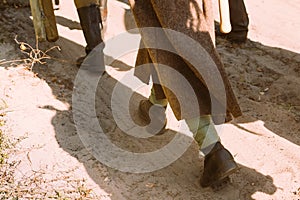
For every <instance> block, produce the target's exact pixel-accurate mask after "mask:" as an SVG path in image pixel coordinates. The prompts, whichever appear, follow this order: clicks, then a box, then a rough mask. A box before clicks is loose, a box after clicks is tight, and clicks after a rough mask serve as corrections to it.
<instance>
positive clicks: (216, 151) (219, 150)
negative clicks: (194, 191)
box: [200, 142, 238, 187]
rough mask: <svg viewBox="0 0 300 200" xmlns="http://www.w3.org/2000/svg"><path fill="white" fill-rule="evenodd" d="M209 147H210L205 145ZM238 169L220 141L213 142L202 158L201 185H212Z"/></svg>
mask: <svg viewBox="0 0 300 200" xmlns="http://www.w3.org/2000/svg"><path fill="white" fill-rule="evenodd" d="M207 149H210V147H207ZM237 169H238V165H237V164H236V162H235V161H234V158H233V156H232V155H231V154H230V152H229V151H228V150H227V149H225V148H224V147H223V145H222V144H221V143H220V142H217V143H216V144H214V147H213V148H212V149H211V151H210V152H209V153H208V154H206V156H205V160H204V172H203V175H202V177H201V180H200V184H201V186H202V187H210V186H214V185H215V184H218V183H220V182H222V181H223V180H225V179H226V178H227V177H228V176H229V175H230V174H232V173H234V172H235V171H236V170H237Z"/></svg>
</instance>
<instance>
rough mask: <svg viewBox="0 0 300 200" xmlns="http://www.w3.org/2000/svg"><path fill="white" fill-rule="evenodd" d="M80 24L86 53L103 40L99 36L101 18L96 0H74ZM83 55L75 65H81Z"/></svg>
mask: <svg viewBox="0 0 300 200" xmlns="http://www.w3.org/2000/svg"><path fill="white" fill-rule="evenodd" d="M75 5H76V8H77V12H78V16H79V19H80V24H81V27H82V30H83V34H84V38H85V40H86V43H87V46H86V48H85V51H86V54H89V53H90V52H91V51H92V49H94V48H95V47H96V46H97V45H99V44H100V43H102V42H103V40H102V36H101V27H102V20H101V14H100V9H99V1H98V0H75ZM84 58H85V57H81V58H79V59H78V60H77V65H79V66H80V65H81V63H82V62H83V60H84Z"/></svg>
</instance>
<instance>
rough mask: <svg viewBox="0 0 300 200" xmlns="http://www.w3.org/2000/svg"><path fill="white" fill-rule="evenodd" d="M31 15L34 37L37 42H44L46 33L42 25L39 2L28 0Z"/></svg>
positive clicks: (37, 0)
mask: <svg viewBox="0 0 300 200" xmlns="http://www.w3.org/2000/svg"><path fill="white" fill-rule="evenodd" d="M30 8H31V14H32V18H33V26H34V31H35V37H36V39H37V40H38V41H45V40H46V31H45V26H44V24H43V19H42V12H41V7H40V3H39V0H30Z"/></svg>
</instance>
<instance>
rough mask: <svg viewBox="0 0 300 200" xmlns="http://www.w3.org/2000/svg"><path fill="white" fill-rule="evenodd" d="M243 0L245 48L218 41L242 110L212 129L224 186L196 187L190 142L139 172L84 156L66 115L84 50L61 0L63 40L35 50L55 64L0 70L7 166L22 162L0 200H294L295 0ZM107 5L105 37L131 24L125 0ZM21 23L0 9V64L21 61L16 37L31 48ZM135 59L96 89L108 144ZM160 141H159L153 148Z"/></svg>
mask: <svg viewBox="0 0 300 200" xmlns="http://www.w3.org/2000/svg"><path fill="white" fill-rule="evenodd" d="M245 3H246V7H247V9H248V13H249V18H250V23H251V24H250V31H249V40H248V41H247V43H246V44H244V45H232V44H230V43H229V42H227V41H226V40H223V39H220V38H217V50H218V52H219V53H220V55H221V58H222V60H223V61H224V64H225V67H226V71H227V73H228V75H229V78H230V81H231V83H232V86H233V88H234V92H235V94H236V95H237V97H238V101H239V103H240V105H241V108H242V110H243V113H244V115H243V116H242V117H240V118H238V119H235V121H234V122H232V123H229V124H225V125H222V126H218V127H217V128H218V129H219V130H220V133H221V139H222V141H223V143H224V145H225V146H226V147H227V148H228V149H229V150H230V151H231V152H232V154H233V155H234V156H235V159H236V161H237V163H238V164H239V166H240V167H241V168H240V170H238V171H237V173H235V174H233V175H232V176H231V180H230V184H228V185H227V186H226V187H224V188H223V189H220V190H218V191H213V190H212V189H210V188H208V189H203V188H201V187H200V185H199V178H200V176H201V173H202V170H203V158H202V157H199V156H198V151H197V147H196V145H195V144H193V145H192V146H191V147H190V148H189V149H188V151H186V153H184V154H183V156H182V157H181V158H180V159H178V160H177V161H175V162H174V163H173V164H171V165H170V166H168V167H165V168H163V169H161V170H158V171H155V172H151V173H145V174H130V173H123V172H120V171H118V170H115V169H112V168H109V167H107V166H105V165H103V164H101V163H100V162H99V161H97V160H96V159H95V158H94V157H93V156H92V155H91V154H90V153H89V152H88V151H87V150H86V148H85V147H84V145H83V144H82V142H81V140H80V138H79V137H78V134H77V133H76V128H75V124H74V122H73V116H72V111H71V108H72V89H73V81H74V78H75V76H76V73H77V69H76V67H75V66H74V61H75V59H76V58H77V57H78V56H80V55H83V54H84V45H85V42H84V38H83V35H82V32H81V30H79V28H80V26H79V24H78V17H77V14H76V10H75V6H74V5H73V2H72V1H61V5H60V9H59V10H58V11H56V15H57V21H58V28H59V33H60V36H61V37H60V39H59V41H57V42H56V43H50V44H49V43H43V44H40V49H42V50H46V49H48V48H49V47H51V46H54V45H58V46H60V47H61V51H60V52H58V51H56V50H54V51H52V52H51V56H52V57H54V58H56V59H50V60H47V63H46V64H44V65H36V66H34V68H33V71H32V72H31V71H28V70H25V69H24V68H23V66H24V65H22V64H16V65H13V66H9V65H7V64H6V65H2V66H0V107H2V108H1V109H2V110H1V113H5V114H6V115H5V116H3V117H2V115H1V119H4V120H5V125H4V126H2V127H1V129H2V130H3V132H4V134H5V135H6V136H7V137H8V138H10V140H11V141H17V142H16V144H15V145H14V147H13V149H12V151H11V152H10V154H9V160H8V161H7V162H8V163H13V162H14V161H20V162H18V163H17V164H16V163H14V164H11V167H10V168H9V169H10V171H13V175H12V176H13V177H14V181H13V182H12V183H9V184H8V183H7V182H4V183H5V184H4V183H3V182H0V183H1V184H2V185H1V188H0V197H1V196H4V194H5V191H6V194H5V195H6V197H8V196H10V195H12V194H14V195H15V196H19V198H20V199H36V198H41V199H44V198H50V197H55V198H64V197H69V198H70V199H76V198H77V199H79V198H80V197H81V198H82V199H115V200H120V199H130V200H131V199H134V200H135V199H200V200H201V199H203V200H206V199H224V200H225V199H227V200H235V199H241V200H247V199H259V200H262V199H278V200H279V199H287V200H291V199H293V200H298V199H300V172H299V171H300V153H299V152H300V136H299V132H300V123H299V122H300V95H299V94H300V87H299V84H300V71H299V70H300V55H299V53H300V43H299V39H300V36H299V32H300V23H299V13H300V6H299V5H300V1H299V0H293V1H292V0H287V1H279V0H272V1H271V0H264V1H263V0H259V1H248V0H247V1H245ZM108 6H109V7H108V9H109V11H108V12H109V15H108V19H107V27H106V32H105V38H106V39H108V38H112V37H114V36H117V35H118V34H119V33H121V32H123V31H125V30H126V29H130V28H133V27H134V23H133V22H132V16H131V13H130V11H129V10H128V5H127V4H126V3H123V2H121V1H116V0H111V1H109V5H108ZM29 17H30V9H29V8H28V7H18V8H14V7H12V6H8V7H6V8H5V9H4V8H1V9H0V27H1V29H2V30H1V32H0V60H2V59H6V60H14V59H20V58H24V55H23V54H22V53H20V51H19V48H18V46H17V45H16V44H15V42H14V37H15V35H18V40H19V41H26V42H27V43H29V44H31V45H33V46H34V44H35V40H34V30H33V27H32V21H31V19H30V18H29ZM135 56H136V55H135V53H131V54H130V55H128V56H124V57H122V58H120V60H121V61H122V62H123V63H121V62H116V63H114V64H113V65H112V66H108V67H107V69H108V74H106V76H104V78H105V81H104V82H103V83H101V84H100V88H102V89H103V90H104V91H105V92H103V94H100V97H99V98H100V99H101V101H98V102H96V104H97V106H98V109H100V111H99V113H100V114H101V115H102V116H103V120H102V123H103V126H104V127H105V129H106V130H114V132H113V133H115V134H112V135H111V138H112V139H115V140H116V138H117V140H118V141H115V142H117V143H122V142H124V141H126V137H125V136H123V137H122V136H120V134H119V133H120V130H118V129H116V127H115V124H114V123H113V122H112V119H111V114H110V112H109V107H110V106H109V103H110V97H111V93H112V90H113V89H114V86H115V84H116V80H118V79H120V77H122V76H123V75H124V74H125V73H126V72H127V71H129V70H130V69H131V66H133V64H134V61H135ZM16 63H17V62H16ZM4 102H5V103H4ZM5 104H6V105H7V107H6V106H5ZM5 107H6V108H5ZM169 126H172V125H169ZM167 139H168V138H167V136H161V138H160V141H159V142H162V141H166V140H167ZM154 141H155V140H154ZM125 143H126V142H125ZM120 145H122V144H120ZM142 145H143V144H142ZM145 148H147V147H145ZM13 166H15V167H13ZM2 172H3V170H2ZM7 174H8V173H7ZM2 179H3V176H2ZM16 191H18V192H19V193H18V194H16ZM10 197H12V196H10Z"/></svg>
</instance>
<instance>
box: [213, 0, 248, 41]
mask: <svg viewBox="0 0 300 200" xmlns="http://www.w3.org/2000/svg"><path fill="white" fill-rule="evenodd" d="M229 10H230V23H231V27H232V30H231V32H230V33H228V34H223V33H220V32H219V31H218V34H219V35H220V36H224V37H225V38H226V39H228V40H229V41H232V42H237V43H242V42H245V41H246V39H247V34H248V25H249V18H248V14H247V10H246V6H245V4H244V0H229Z"/></svg>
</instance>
